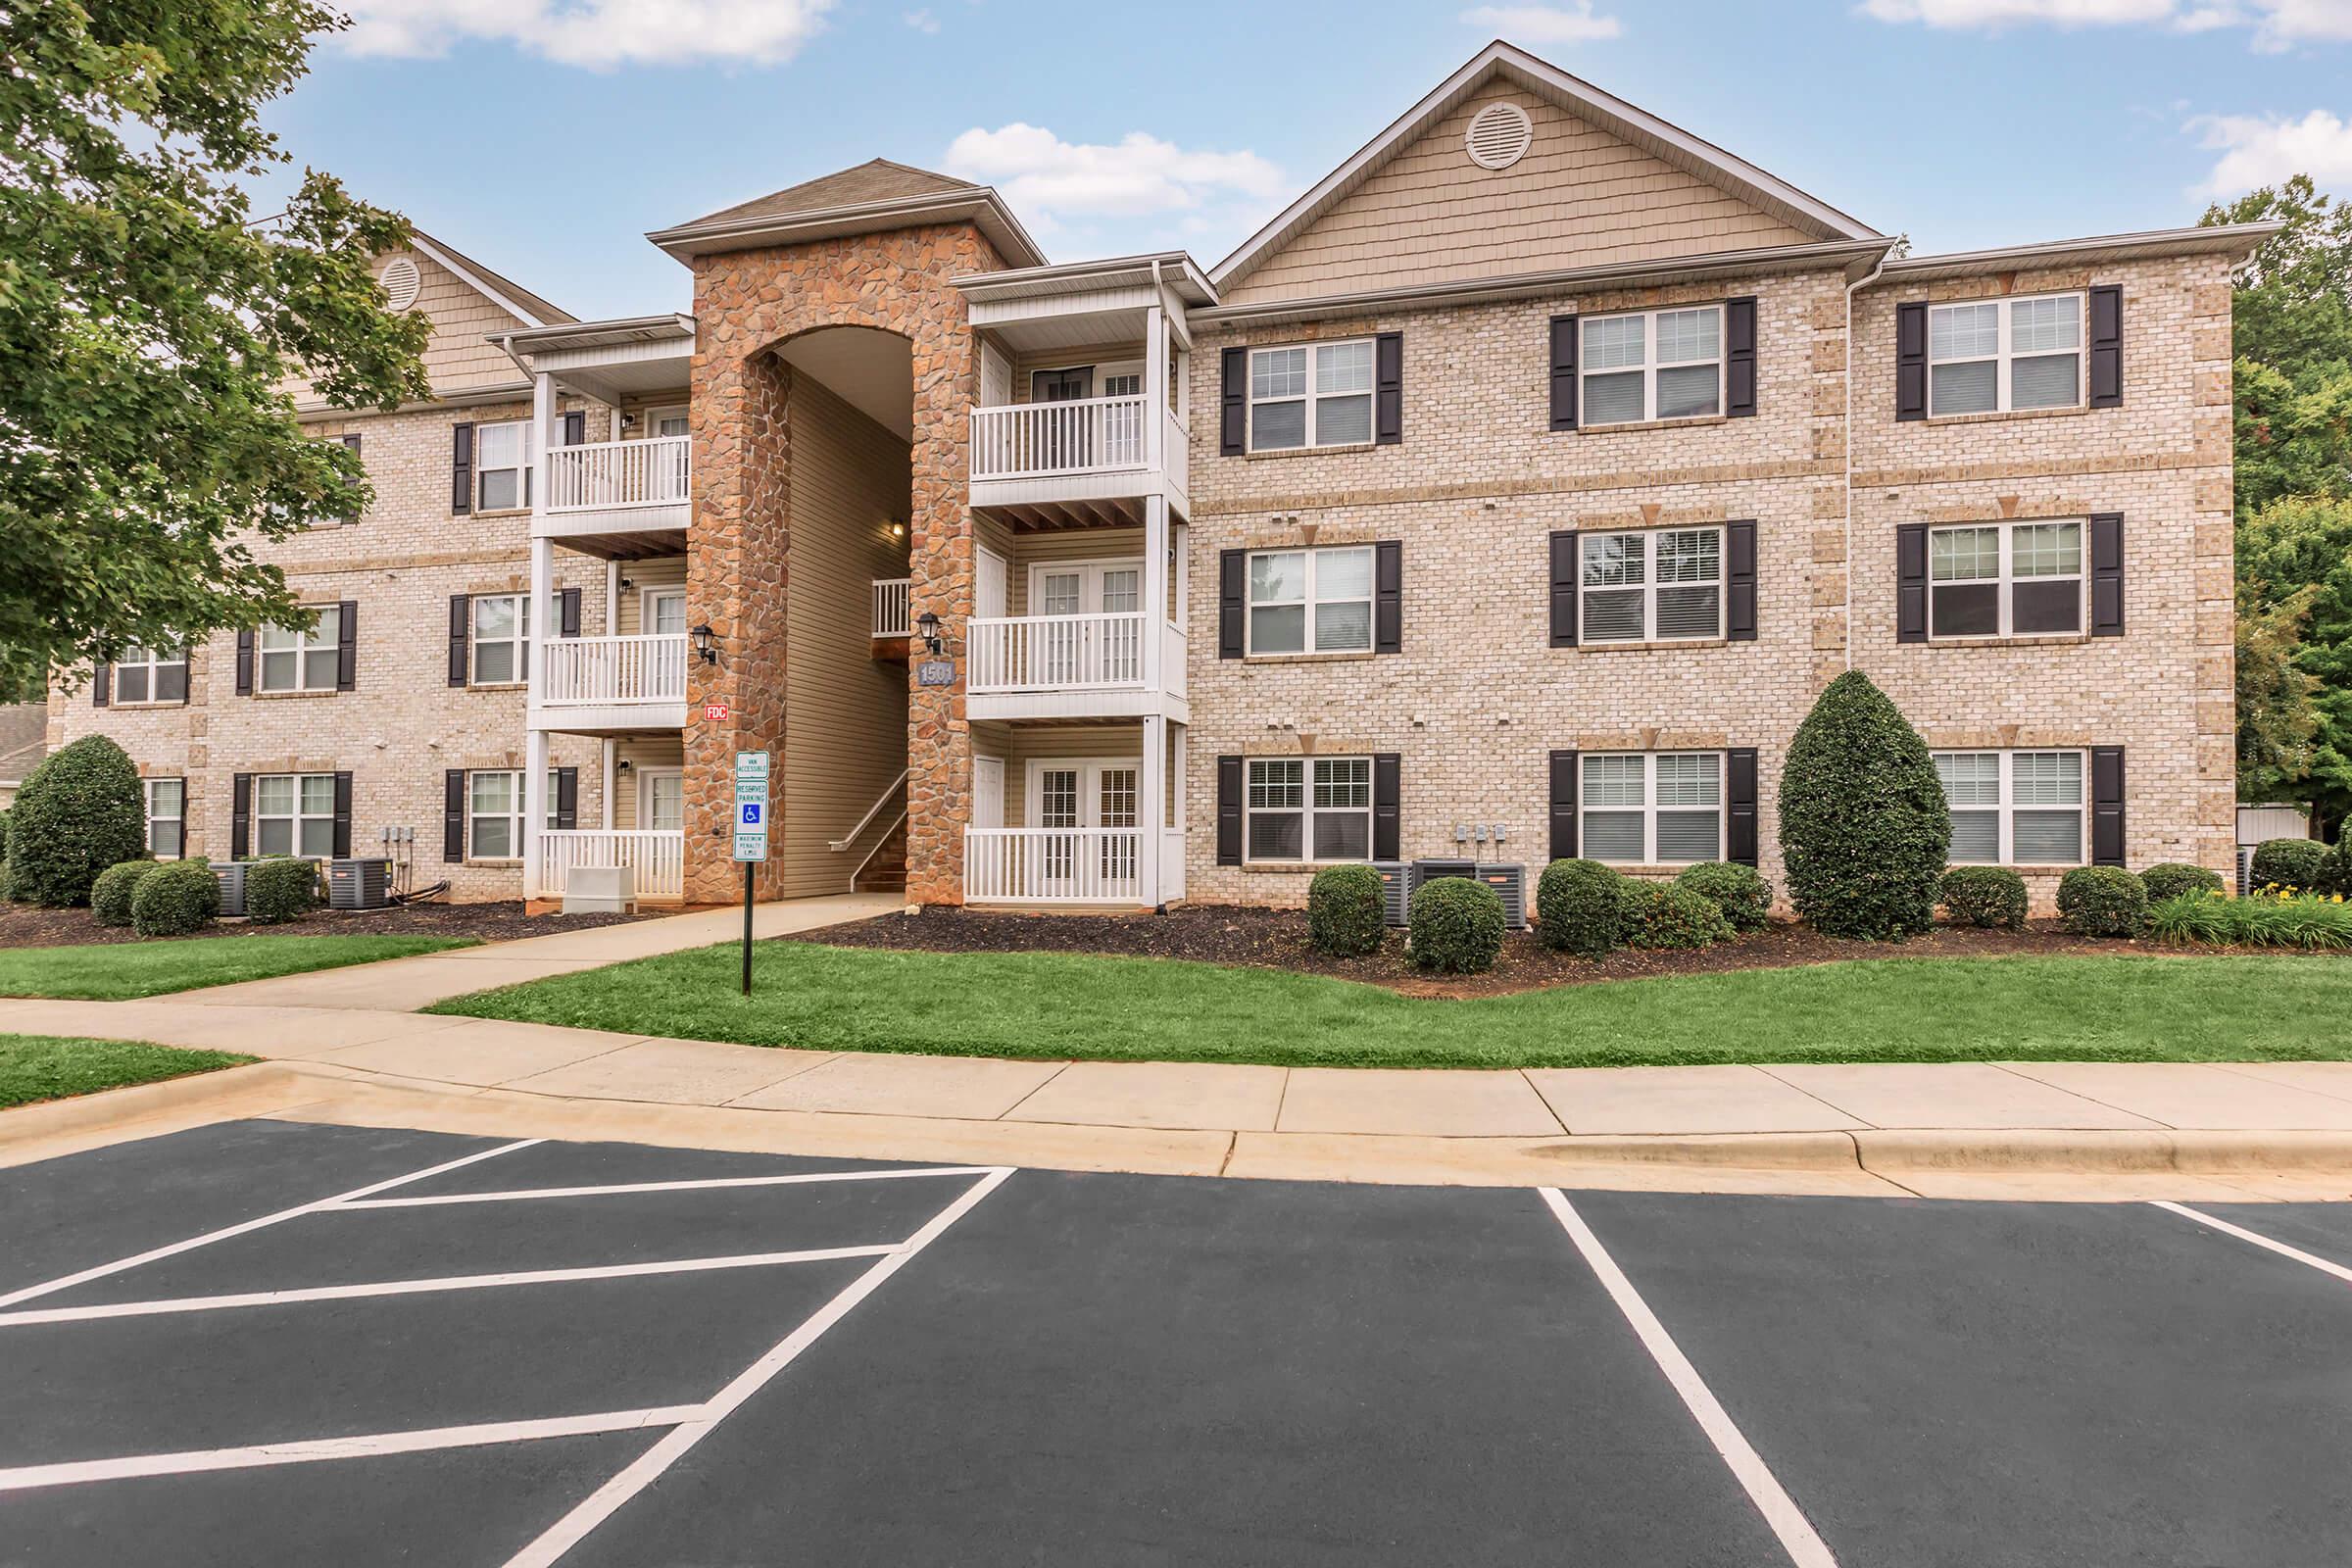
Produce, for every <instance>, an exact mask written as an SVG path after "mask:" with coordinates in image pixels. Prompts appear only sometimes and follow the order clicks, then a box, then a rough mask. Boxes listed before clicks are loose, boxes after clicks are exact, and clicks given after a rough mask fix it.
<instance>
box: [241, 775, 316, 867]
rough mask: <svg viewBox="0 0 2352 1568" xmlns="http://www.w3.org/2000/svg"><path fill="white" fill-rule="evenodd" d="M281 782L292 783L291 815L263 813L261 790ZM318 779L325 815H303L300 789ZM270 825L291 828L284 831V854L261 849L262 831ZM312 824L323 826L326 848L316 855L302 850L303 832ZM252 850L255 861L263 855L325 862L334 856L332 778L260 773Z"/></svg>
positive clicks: (256, 784) (255, 783) (256, 780)
mask: <svg viewBox="0 0 2352 1568" xmlns="http://www.w3.org/2000/svg"><path fill="white" fill-rule="evenodd" d="M281 778H282V779H291V780H293V783H294V809H293V811H292V812H290V813H288V812H282V811H264V810H263V809H262V796H263V795H264V794H265V793H266V792H265V790H264V788H263V786H264V785H266V784H270V783H273V782H275V781H276V780H278V779H281ZM320 778H322V779H324V780H326V809H325V810H324V811H306V810H304V809H302V800H303V785H304V783H305V782H307V781H309V780H311V779H320ZM269 822H285V823H288V824H290V825H289V826H288V828H287V829H286V844H287V848H285V849H283V850H271V849H265V848H263V846H262V837H263V832H262V829H263V826H264V824H265V823H269ZM314 822H324V823H325V824H326V848H324V849H322V850H319V851H317V852H315V853H314V852H312V851H308V850H305V849H304V848H303V847H302V835H303V829H304V828H306V827H308V826H309V825H310V824H312V823H314ZM252 849H253V853H254V854H255V855H256V856H257V857H258V856H265V855H295V856H300V857H302V858H304V859H324V858H327V857H328V856H331V855H333V854H334V853H335V775H334V774H332V773H262V774H258V775H256V776H255V778H254V781H253V844H252Z"/></svg>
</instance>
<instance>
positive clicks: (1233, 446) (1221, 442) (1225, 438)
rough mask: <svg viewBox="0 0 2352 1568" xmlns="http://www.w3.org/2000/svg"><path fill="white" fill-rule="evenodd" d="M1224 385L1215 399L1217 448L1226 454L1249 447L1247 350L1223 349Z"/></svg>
mask: <svg viewBox="0 0 2352 1568" xmlns="http://www.w3.org/2000/svg"><path fill="white" fill-rule="evenodd" d="M1223 370H1224V375H1225V385H1224V389H1223V394H1222V395H1221V396H1220V397H1219V398H1218V399H1217V451H1218V452H1219V453H1220V454H1221V455H1223V456H1225V457H1228V458H1237V457H1240V456H1241V455H1242V454H1243V453H1244V452H1247V451H1248V450H1250V351H1249V350H1248V349H1227V350H1226V351H1225V355H1224V364H1223Z"/></svg>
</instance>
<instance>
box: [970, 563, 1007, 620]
mask: <svg viewBox="0 0 2352 1568" xmlns="http://www.w3.org/2000/svg"><path fill="white" fill-rule="evenodd" d="M976 554H977V556H978V559H979V563H980V569H979V572H978V574H977V580H976V582H975V583H974V585H973V589H972V613H973V614H975V615H977V616H979V617H980V618H981V619H982V620H994V619H1000V618H1002V617H1003V616H1005V615H1006V614H1008V613H1010V612H1009V610H1008V609H1007V606H1008V605H1009V603H1010V601H1009V600H1007V599H1006V597H1005V584H1006V583H1007V582H1008V581H1009V580H1010V576H1011V566H1010V564H1008V563H1007V562H1006V561H1005V558H1004V557H1003V556H1000V555H998V554H997V553H996V552H995V551H994V550H991V549H989V548H988V547H987V546H986V545H982V546H980V548H979V550H978V551H977V552H976Z"/></svg>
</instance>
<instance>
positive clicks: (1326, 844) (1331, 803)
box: [1244, 757, 1372, 864]
mask: <svg viewBox="0 0 2352 1568" xmlns="http://www.w3.org/2000/svg"><path fill="white" fill-rule="evenodd" d="M1249 769H1250V776H1249V779H1248V789H1247V790H1246V791H1245V792H1244V793H1245V795H1246V796H1247V800H1246V803H1245V804H1246V808H1247V810H1246V814H1247V816H1248V818H1249V820H1248V821H1247V822H1246V823H1245V824H1244V827H1245V829H1246V838H1247V842H1248V846H1249V854H1248V858H1249V859H1250V860H1252V861H1261V860H1262V861H1284V860H1290V861H1296V862H1299V863H1301V864H1303V863H1307V862H1318V863H1319V862H1324V861H1331V860H1368V859H1370V858H1372V759H1370V758H1369V757H1253V758H1251V759H1250V762H1249Z"/></svg>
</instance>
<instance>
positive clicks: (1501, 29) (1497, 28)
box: [1462, 0, 1619, 43]
mask: <svg viewBox="0 0 2352 1568" xmlns="http://www.w3.org/2000/svg"><path fill="white" fill-rule="evenodd" d="M1462 20H1463V21H1464V22H1466V23H1468V24H1469V25H1472V26H1474V27H1484V28H1486V29H1487V30H1488V31H1489V32H1492V33H1494V34H1495V36H1496V37H1500V38H1508V39H1510V40H1511V41H1512V42H1514V43H1588V42H1590V41H1592V40H1593V39H1594V38H1614V37H1616V36H1617V33H1618V31H1619V28H1618V25H1617V19H1616V18H1615V17H1596V16H1594V15H1593V0H1569V3H1568V4H1567V5H1564V6H1474V7H1472V8H1471V9H1470V10H1468V11H1465V12H1463V13H1462Z"/></svg>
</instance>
